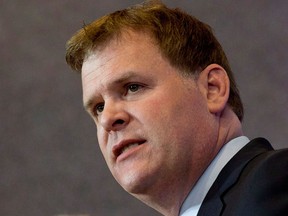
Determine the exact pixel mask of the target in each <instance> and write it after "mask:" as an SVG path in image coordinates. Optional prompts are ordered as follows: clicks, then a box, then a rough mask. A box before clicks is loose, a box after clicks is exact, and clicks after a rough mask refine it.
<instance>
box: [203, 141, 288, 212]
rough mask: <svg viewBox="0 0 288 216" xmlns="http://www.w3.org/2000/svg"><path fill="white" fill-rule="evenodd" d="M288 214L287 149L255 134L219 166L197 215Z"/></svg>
mask: <svg viewBox="0 0 288 216" xmlns="http://www.w3.org/2000/svg"><path fill="white" fill-rule="evenodd" d="M216 215H217V216H218V215H223V216H280V215H281V216H288V149H286V150H285V149H284V150H274V149H273V148H272V146H271V145H270V143H269V142H268V141H267V140H265V139H263V138H257V139H254V140H252V141H251V142H249V143H248V144H247V145H246V146H245V147H244V148H243V149H241V150H240V151H239V152H238V153H237V154H236V155H235V156H234V157H233V158H232V159H231V160H230V161H229V162H228V164H227V165H226V166H225V167H224V168H223V170H222V171H221V172H220V174H219V176H218V177H217V179H216V180H215V182H214V183H213V185H212V187H211V188H210V190H209V191H208V194H207V195H206V197H205V199H204V201H203V203H202V205H201V207H200V210H199V212H198V216H216Z"/></svg>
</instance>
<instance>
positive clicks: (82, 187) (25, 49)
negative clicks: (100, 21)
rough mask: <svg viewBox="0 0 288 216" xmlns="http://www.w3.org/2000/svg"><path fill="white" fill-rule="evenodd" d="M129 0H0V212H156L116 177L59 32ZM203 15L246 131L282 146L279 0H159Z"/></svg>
mask: <svg viewBox="0 0 288 216" xmlns="http://www.w3.org/2000/svg"><path fill="white" fill-rule="evenodd" d="M139 2H140V1H137V0H134V1H132V0H123V1H116V0H115V1H112V0H105V1H92V0H81V1H72V0H70V1H69V0H57V1H56V0H49V1H48V0H47V1H44V0H42V1H36V0H29V1H27V0H18V1H17V0H0V45H1V46H0V71H1V73H0V78H1V79H0V107H1V112H0V137H1V143H0V174H1V176H0V215H5V216H18V215H19V216H20V215H21V216H23V215H27V216H34V215H35V216H36V215H37V216H38V215H41V216H46V215H47V216H56V215H76V214H78V215H79V214H82V215H86V216H88V215H89V216H92V215H93V216H94V215H104V216H106V215H108V216H109V215H125V216H126V215H127V216H132V215H138V216H147V215H158V214H157V213H155V212H154V211H153V210H150V209H149V208H147V207H145V206H144V205H143V204H142V203H140V201H137V200H136V199H134V198H133V197H130V195H128V194H126V192H124V191H123V190H122V189H121V188H120V186H118V185H117V183H115V181H114V179H113V178H112V176H111V175H110V173H109V171H108V169H107V168H106V165H105V162H104V160H103V158H102V156H101V154H100V151H99V149H98V145H97V140H96V130H95V127H94V125H93V122H92V120H90V119H89V117H88V115H87V114H85V113H84V111H83V108H82V103H81V86H80V84H81V83H80V76H79V75H78V74H76V73H74V72H71V71H70V69H69V68H68V67H67V66H66V63H65V60H64V55H65V42H66V40H67V39H68V38H70V36H71V35H72V34H73V33H74V32H75V31H76V30H78V29H79V28H81V27H82V25H83V22H85V23H89V22H91V21H93V20H94V19H96V18H98V17H99V16H102V15H104V14H106V13H108V12H112V11H114V10H117V9H121V8H124V7H126V6H129V5H132V4H135V3H139ZM164 2H165V3H167V4H168V5H169V6H173V7H174V6H175V7H180V8H183V9H185V11H187V12H189V13H191V14H193V15H195V16H196V17H198V18H199V19H200V20H202V21H205V22H208V23H209V24H210V25H211V26H212V27H213V28H214V30H215V34H216V36H217V37H218V38H219V40H220V42H221V43H222V44H223V47H224V49H225V50H226V52H227V55H228V57H229V59H230V62H231V66H232V68H233V70H234V72H235V75H236V79H237V80H238V83H239V87H240V89H241V93H242V98H243V101H244V103H245V107H246V116H245V121H244V130H245V133H246V134H247V136H249V137H250V138H254V137H257V136H264V137H266V138H268V139H269V140H270V141H271V142H272V143H273V144H274V146H275V147H276V148H281V147H288V143H287V141H286V140H287V129H288V115H287V108H288V95H287V92H288V87H287V86H288V85H287V82H288V72H287V70H288V52H287V48H288V46H287V45H288V37H287V36H288V22H287V20H288V13H287V9H288V1H286V0H282V1H281V0H279V1H277V0H276V1H270V0H262V1H248V0H244V1H228V0H226V1H225V0H218V1H213V0H206V1H203V0H191V1H188V0H186V1H184V0H182V1H181V0H178V1H172V0H171V1H168V0H166V1H164Z"/></svg>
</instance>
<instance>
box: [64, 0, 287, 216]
mask: <svg viewBox="0 0 288 216" xmlns="http://www.w3.org/2000/svg"><path fill="white" fill-rule="evenodd" d="M66 61H67V62H68V64H69V65H70V66H71V67H72V68H73V69H74V70H76V71H79V72H81V77H82V87H83V102H84V107H85V109H86V110H87V112H88V113H89V114H90V115H91V117H92V118H93V120H94V121H95V124H96V126H97V136H98V141H99V145H100V149H101V151H102V153H103V155H104V158H105V160H106V162H107V165H108V167H109V169H110V171H111V172H112V174H113V176H114V177H115V179H116V180H117V181H118V182H119V184H120V185H121V186H122V187H123V188H124V189H125V190H126V191H127V192H128V193H130V194H132V195H133V196H135V197H136V198H138V199H140V200H141V201H143V202H144V203H146V204H147V205H148V206H150V207H152V208H154V209H156V210H157V211H158V212H160V213H162V214H163V215H169V216H175V215H209V216H212V215H233V216H234V215H239V216H240V215H241V216H243V215H245V216H246V215H259V216H260V215H261V216H262V215H287V213H288V193H287V192H288V183H287V180H288V172H287V170H288V157H287V156H288V151H287V150H281V151H275V150H273V148H272V147H271V145H270V144H269V143H268V141H266V140H265V139H262V138H258V139H255V140H253V141H249V140H248V138H247V137H245V136H243V132H242V129H241V120H242V118H243V106H242V102H241V99H240V96H239V92H238V89H237V86H236V83H235V80H234V78H233V75H232V71H231V69H230V67H229V63H228V60H227V58H226V56H225V53H224V51H223V50H222V48H221V46H220V44H219V43H218V41H217V40H216V38H215V37H214V35H213V33H212V31H211V29H210V27H209V26H208V25H206V24H204V23H202V22H200V21H199V20H197V19H196V18H194V17H192V16H190V15H188V14H186V13H184V12H182V11H180V10H178V9H175V10H174V9H169V8H167V7H166V6H165V5H163V4H162V3H159V2H155V1H154V2H146V3H144V4H142V5H137V6H135V7H131V8H128V9H125V10H122V11H116V12H115V13H112V14H110V15H107V16H104V17H102V18H100V19H98V20H96V21H95V22H93V23H91V24H89V25H87V26H85V27H84V28H83V29H81V30H80V31H79V32H77V33H76V34H75V35H74V36H73V37H72V38H71V39H70V40H69V41H68V42H67V53H66Z"/></svg>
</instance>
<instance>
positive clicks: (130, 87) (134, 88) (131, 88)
mask: <svg viewBox="0 0 288 216" xmlns="http://www.w3.org/2000/svg"><path fill="white" fill-rule="evenodd" d="M141 87H142V86H141V85H139V84H135V83H134V84H129V85H128V86H127V90H128V91H130V92H136V91H138V90H139V89H140V88H141Z"/></svg>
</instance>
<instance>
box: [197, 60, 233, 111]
mask: <svg viewBox="0 0 288 216" xmlns="http://www.w3.org/2000/svg"><path fill="white" fill-rule="evenodd" d="M197 83H198V86H199V89H200V91H201V92H202V94H203V95H204V97H205V99H206V101H207V107H208V109H209V111H210V113H213V114H221V112H222V111H223V110H224V108H225V107H226V105H227V102H228V98H229V92H230V81H229V77H228V75H227V73H226V71H225V69H224V68H222V67H221V66H220V65H218V64H211V65H208V66H207V67H206V68H205V69H204V70H203V71H202V72H201V73H200V74H199V77H198V79H197Z"/></svg>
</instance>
